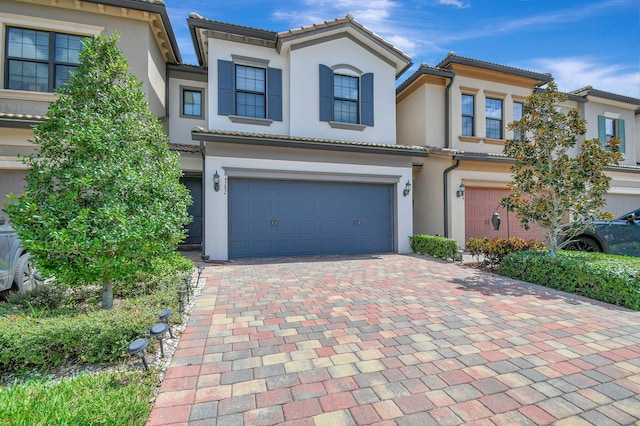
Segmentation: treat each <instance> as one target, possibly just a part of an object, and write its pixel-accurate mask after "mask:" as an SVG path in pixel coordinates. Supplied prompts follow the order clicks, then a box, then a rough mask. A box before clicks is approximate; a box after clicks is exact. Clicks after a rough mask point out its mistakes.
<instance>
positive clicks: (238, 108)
mask: <svg viewBox="0 0 640 426" xmlns="http://www.w3.org/2000/svg"><path fill="white" fill-rule="evenodd" d="M232 56H233V58H234V61H225V60H222V59H219V60H218V115H227V116H229V119H230V120H231V121H233V122H241V123H244V124H258V125H270V124H271V122H273V121H282V70H281V69H279V68H272V67H269V66H268V63H269V61H265V60H260V59H252V58H245V57H240V56H234V55H232Z"/></svg>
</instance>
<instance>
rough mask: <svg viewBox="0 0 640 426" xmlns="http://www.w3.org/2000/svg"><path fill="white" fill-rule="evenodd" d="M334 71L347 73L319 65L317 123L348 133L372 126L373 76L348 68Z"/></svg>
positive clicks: (346, 66) (345, 66)
mask: <svg viewBox="0 0 640 426" xmlns="http://www.w3.org/2000/svg"><path fill="white" fill-rule="evenodd" d="M337 69H338V70H340V69H345V70H348V71H345V72H344V73H340V72H334V69H333V68H331V67H328V66H326V65H322V64H321V65H320V121H327V122H329V124H330V125H331V127H337V128H343V129H351V130H363V129H364V128H365V127H366V126H373V74H372V73H362V72H361V71H360V70H357V69H356V68H355V67H351V66H348V65H341V66H338V67H337ZM354 74H355V75H354ZM339 123H340V124H339ZM342 123H343V124H342ZM352 125H354V126H352Z"/></svg>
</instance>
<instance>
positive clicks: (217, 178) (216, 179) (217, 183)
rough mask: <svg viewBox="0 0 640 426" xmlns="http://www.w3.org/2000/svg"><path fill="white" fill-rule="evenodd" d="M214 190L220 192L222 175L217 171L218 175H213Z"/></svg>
mask: <svg viewBox="0 0 640 426" xmlns="http://www.w3.org/2000/svg"><path fill="white" fill-rule="evenodd" d="M213 190H214V191H216V192H218V191H220V175H219V174H218V171H217V170H216V174H214V175H213Z"/></svg>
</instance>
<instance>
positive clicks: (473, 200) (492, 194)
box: [465, 187, 545, 241]
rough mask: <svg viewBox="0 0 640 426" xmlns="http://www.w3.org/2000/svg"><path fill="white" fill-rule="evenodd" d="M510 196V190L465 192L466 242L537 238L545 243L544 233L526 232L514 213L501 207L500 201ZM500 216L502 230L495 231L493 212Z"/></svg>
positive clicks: (472, 190) (494, 189)
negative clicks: (483, 239) (487, 239)
mask: <svg viewBox="0 0 640 426" xmlns="http://www.w3.org/2000/svg"><path fill="white" fill-rule="evenodd" d="M507 195H509V190H508V189H499V188H472V187H467V190H466V192H465V241H468V240H469V238H484V237H489V238H508V237H520V238H524V239H529V238H535V239H538V240H540V241H545V237H544V233H542V232H541V231H539V230H538V229H534V228H532V229H530V230H528V231H527V230H525V229H524V228H522V227H521V226H520V221H519V220H518V218H517V217H516V214H515V213H514V212H508V211H507V210H506V209H505V208H504V207H501V206H500V200H501V199H502V198H503V197H506V196H507ZM495 211H497V212H498V213H499V214H500V218H501V224H500V229H499V230H497V231H496V230H495V229H493V225H492V223H491V217H492V215H493V212H495Z"/></svg>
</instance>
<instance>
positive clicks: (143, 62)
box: [0, 0, 181, 207]
mask: <svg viewBox="0 0 640 426" xmlns="http://www.w3.org/2000/svg"><path fill="white" fill-rule="evenodd" d="M115 32H118V33H119V34H120V41H119V43H118V46H119V47H120V49H121V50H122V52H123V54H124V56H125V57H126V58H127V61H128V63H129V67H130V70H131V72H132V73H133V74H135V75H136V76H137V77H138V79H139V80H141V81H142V83H143V84H142V90H143V92H144V93H145V95H146V99H147V101H148V103H149V108H150V109H151V111H152V112H153V113H154V114H155V115H156V116H158V117H160V118H164V117H165V116H166V115H167V111H166V102H167V95H166V87H167V64H176V63H180V62H181V57H180V53H179V51H178V46H177V44H176V40H175V37H174V34H173V30H172V28H171V25H170V23H169V17H168V15H167V10H166V8H165V6H164V3H162V2H160V1H136V0H58V1H54V2H52V1H45V0H29V1H21V0H3V1H2V6H1V7H0V57H1V59H2V60H0V76H2V83H1V84H2V86H0V207H1V204H2V202H3V201H4V200H5V199H6V195H7V194H8V193H10V192H13V193H21V192H22V190H23V187H24V177H25V176H26V167H25V165H24V164H23V163H22V161H21V160H20V159H19V158H18V156H19V155H28V154H30V153H31V152H33V145H32V144H31V143H30V142H29V140H31V139H33V131H32V130H31V126H32V125H34V124H37V123H39V122H41V121H42V120H43V119H44V116H45V114H46V113H47V108H48V105H49V102H51V101H53V100H55V99H56V96H57V95H55V94H54V93H53V91H54V89H55V88H56V87H60V86H61V85H63V84H64V83H65V81H66V80H67V79H68V78H69V72H70V71H71V70H73V69H74V67H75V66H76V65H77V64H78V51H79V49H80V48H81V47H82V39H83V38H84V37H87V36H94V35H97V34H104V35H106V36H108V35H111V34H113V33H115Z"/></svg>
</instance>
